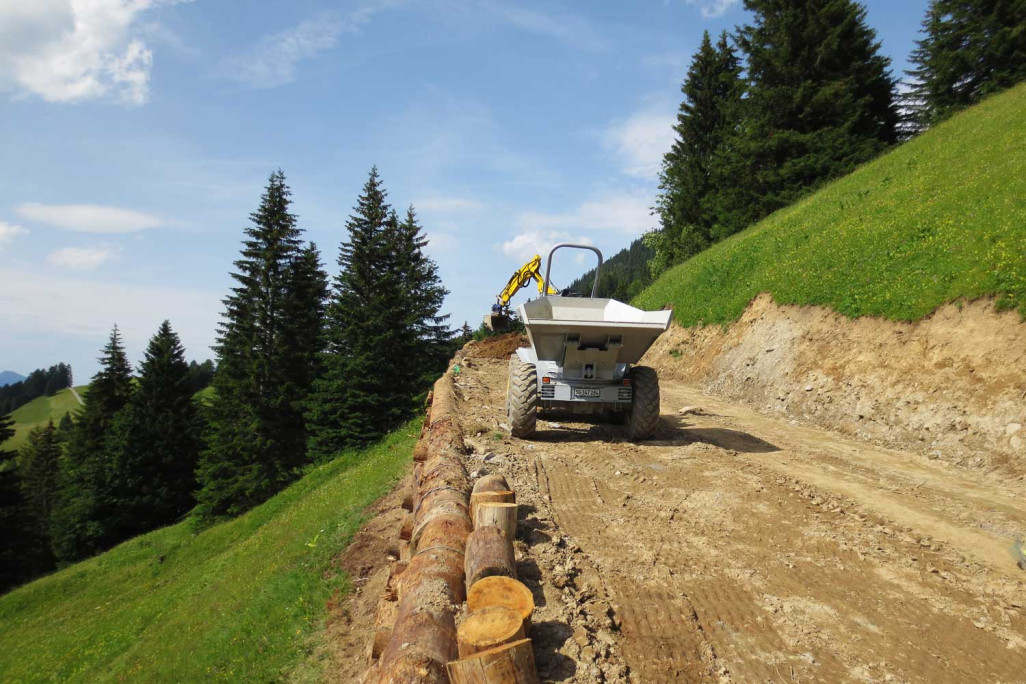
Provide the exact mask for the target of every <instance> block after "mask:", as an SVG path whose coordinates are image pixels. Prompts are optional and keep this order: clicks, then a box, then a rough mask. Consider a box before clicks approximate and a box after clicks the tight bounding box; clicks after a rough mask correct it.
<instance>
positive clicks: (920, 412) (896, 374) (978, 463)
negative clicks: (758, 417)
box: [643, 294, 1026, 475]
mask: <svg viewBox="0 0 1026 684" xmlns="http://www.w3.org/2000/svg"><path fill="white" fill-rule="evenodd" d="M643 363H647V364H648V365H651V366H654V367H655V368H657V369H658V370H659V373H660V377H662V378H665V379H670V378H672V379H675V380H680V381H683V382H685V383H687V384H688V385H691V386H693V387H697V388H700V389H702V390H704V391H706V392H709V393H712V394H715V395H718V396H721V397H725V398H729V399H731V400H733V401H740V402H743V403H745V404H747V405H749V406H752V407H753V408H756V409H757V410H759V411H761V412H768V413H770V414H782V415H784V416H787V417H788V418H791V419H795V420H798V421H801V422H806V423H810V424H814V425H818V426H820V427H826V428H829V429H832V430H837V431H839V432H841V433H843V434H845V435H850V436H853V437H858V438H861V439H867V440H871V441H874V442H876V443H878V444H882V445H885V446H888V447H893V448H900V449H905V450H914V451H916V452H919V453H922V454H925V455H928V456H930V457H931V458H938V459H942V460H945V461H948V462H950V463H953V464H956V465H960V466H966V467H971V468H982V469H985V470H999V471H1001V472H1003V473H1006V474H1013V475H1022V474H1023V473H1026V431H1024V430H1023V426H1024V425H1026V324H1023V323H1022V322H1021V321H1020V318H1019V315H1018V313H1016V312H1014V311H1009V312H1003V313H997V312H996V311H995V310H994V306H993V303H992V302H990V301H988V300H981V301H977V302H972V303H968V304H963V305H947V306H944V307H942V308H941V309H939V310H938V311H936V312H935V313H934V314H933V315H931V316H929V317H928V318H926V319H924V320H922V321H919V322H917V323H895V322H891V321H885V320H881V319H875V318H862V319H858V320H850V319H848V318H845V317H843V316H840V315H838V314H836V313H834V312H832V311H830V310H828V309H825V308H822V307H814V306H805V307H795V306H780V305H778V304H776V303H774V302H773V300H772V298H771V297H770V296H769V295H765V294H764V295H760V296H759V297H758V298H756V299H755V300H754V301H753V302H752V303H751V304H750V305H749V307H748V309H747V310H746V311H745V313H744V315H743V316H742V317H741V319H740V320H739V321H737V322H736V323H734V324H732V325H730V326H728V327H726V328H723V327H720V326H710V327H706V328H679V327H676V326H674V327H673V328H671V329H670V331H669V332H667V333H666V334H664V335H663V336H662V337H661V338H660V339H659V341H658V342H657V343H656V345H655V346H654V347H653V348H652V349H651V350H650V351H649V353H648V354H647V356H646V357H645V359H644V361H643Z"/></svg>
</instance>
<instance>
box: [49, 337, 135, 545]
mask: <svg viewBox="0 0 1026 684" xmlns="http://www.w3.org/2000/svg"><path fill="white" fill-rule="evenodd" d="M99 361H100V371H99V372H98V373H97V374H96V375H94V376H93V379H92V382H91V383H90V384H89V391H88V393H87V394H86V396H85V405H84V406H83V407H82V410H81V411H80V412H79V414H78V416H77V417H76V420H75V426H74V428H73V429H72V431H71V437H70V439H69V441H68V446H67V450H66V451H65V453H64V455H63V456H62V457H61V459H60V463H59V465H58V471H57V497H56V501H55V503H54V508H53V519H52V520H51V526H50V529H51V535H52V539H53V551H54V554H55V556H56V557H57V559H58V561H60V562H70V561H74V560H78V559H80V558H84V557H86V556H89V555H92V554H94V553H96V552H98V551H101V550H103V549H104V548H107V547H108V546H110V544H111V543H112V541H111V540H112V538H113V537H112V536H111V532H112V530H111V529H110V527H109V526H108V524H107V522H106V521H108V520H109V519H111V517H112V515H113V513H112V508H113V506H114V501H113V500H112V499H111V498H110V497H109V490H108V488H107V486H106V481H107V476H108V472H109V469H110V461H109V458H108V451H107V437H108V435H109V433H110V430H111V426H112V425H113V423H114V417H115V416H116V415H117V413H118V412H119V411H120V410H121V409H122V408H124V407H125V405H126V404H127V403H128V401H129V399H131V396H132V391H133V388H132V367H131V365H130V364H129V363H128V357H127V356H126V355H125V349H124V347H123V346H122V344H121V334H120V333H119V332H118V327H117V326H116V325H115V326H114V329H113V331H111V335H110V339H109V340H108V342H107V345H106V346H105V347H104V348H103V353H102V355H101V356H100V359H99Z"/></svg>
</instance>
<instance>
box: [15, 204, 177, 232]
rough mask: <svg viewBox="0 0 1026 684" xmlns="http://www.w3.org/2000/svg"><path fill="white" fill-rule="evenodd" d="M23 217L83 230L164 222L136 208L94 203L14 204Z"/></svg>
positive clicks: (135, 228) (115, 229)
mask: <svg viewBox="0 0 1026 684" xmlns="http://www.w3.org/2000/svg"><path fill="white" fill-rule="evenodd" d="M14 210H15V212H17V214H18V215H19V216H21V217H22V218H25V219H28V220H30V221H38V222H39V223H45V224H47V225H50V226H55V227H57V228H64V229H66V230H74V231H77V232H80V233H134V232H137V231H140V230H146V229H147V228H156V227H157V226H160V225H162V224H163V223H164V222H163V221H162V220H161V219H159V218H157V217H156V216H153V215H151V214H144V213H143V212H141V211H135V210H133V209H121V208H119V207H104V206H98V205H95V204H36V203H35V202H28V203H26V204H21V205H19V206H17V207H15V209H14Z"/></svg>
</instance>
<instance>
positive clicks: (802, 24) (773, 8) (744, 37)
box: [726, 0, 898, 218]
mask: <svg viewBox="0 0 1026 684" xmlns="http://www.w3.org/2000/svg"><path fill="white" fill-rule="evenodd" d="M745 8H746V9H747V10H748V11H750V12H751V13H752V14H753V22H752V23H751V24H750V25H747V26H744V27H742V28H741V29H740V31H739V33H738V38H737V39H738V44H739V45H740V47H741V48H742V50H743V51H744V53H745V56H746V58H747V71H748V94H747V98H746V101H745V110H746V117H745V121H744V122H743V125H742V129H741V131H742V132H741V135H740V136H739V137H738V138H737V140H735V141H734V143H733V144H732V145H731V151H732V155H733V157H732V158H733V160H734V162H735V165H736V166H733V167H731V168H727V169H726V171H727V172H728V173H730V174H731V175H732V176H735V177H737V178H740V179H741V180H742V182H743V183H744V187H742V188H740V190H741V193H740V196H739V197H735V199H734V203H735V204H736V205H740V206H746V205H751V206H754V207H755V210H754V213H753V215H752V218H760V217H761V216H764V215H766V214H769V213H771V212H772V211H775V210H776V209H779V208H781V207H783V206H786V205H788V204H790V203H791V202H793V201H794V200H796V199H798V198H799V197H801V196H803V195H804V194H806V193H808V192H809V191H811V190H812V189H814V188H816V187H818V186H820V185H822V184H823V183H825V182H827V181H829V180H831V179H833V178H836V177H838V176H841V175H843V174H845V173H848V172H850V171H851V170H853V169H854V168H855V167H856V166H857V165H858V164H861V163H863V162H865V161H868V160H869V159H872V158H873V157H874V156H876V155H877V154H879V153H880V152H881V151H882V150H883V149H885V148H886V147H887V146H888V145H890V144H891V143H893V142H894V141H895V140H896V136H897V133H896V126H897V120H898V114H897V108H896V106H895V103H894V99H895V96H894V88H895V81H894V79H893V78H892V77H891V75H890V72H889V71H888V69H889V64H890V61H889V60H888V59H887V58H886V57H884V56H883V55H881V54H880V44H879V42H878V41H877V39H876V33H875V31H873V30H872V29H871V28H869V26H868V25H867V24H866V10H865V8H864V7H863V6H862V5H861V4H859V3H857V2H853V1H852V0H745ZM728 166H729V165H728ZM746 196H747V198H746Z"/></svg>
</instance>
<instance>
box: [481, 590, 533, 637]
mask: <svg viewBox="0 0 1026 684" xmlns="http://www.w3.org/2000/svg"><path fill="white" fill-rule="evenodd" d="M489 606H505V607H506V608H512V609H513V610H515V611H517V612H518V613H519V614H520V617H521V618H523V620H524V629H525V630H527V631H530V629H531V613H533V612H534V595H532V594H531V590H530V589H528V588H527V587H526V586H525V585H524V584H523V583H522V582H519V581H517V580H515V579H513V578H512V577H499V576H493V577H485V578H484V579H480V580H478V581H477V582H474V584H472V585H471V587H470V589H469V590H468V591H467V612H468V613H474V612H477V611H479V610H481V609H482V608H487V607H489Z"/></svg>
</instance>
